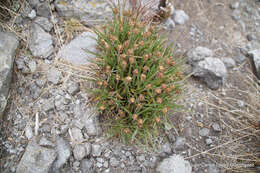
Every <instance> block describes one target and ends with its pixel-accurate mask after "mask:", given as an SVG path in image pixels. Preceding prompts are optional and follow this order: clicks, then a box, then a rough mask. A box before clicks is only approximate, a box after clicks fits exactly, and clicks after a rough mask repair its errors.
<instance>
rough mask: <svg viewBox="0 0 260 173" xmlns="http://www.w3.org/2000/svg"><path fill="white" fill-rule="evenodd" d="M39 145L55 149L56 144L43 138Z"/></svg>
mask: <svg viewBox="0 0 260 173" xmlns="http://www.w3.org/2000/svg"><path fill="white" fill-rule="evenodd" d="M39 145H40V146H43V147H55V145H54V143H52V142H51V141H49V140H48V139H47V138H45V137H42V138H41V139H40V141H39Z"/></svg>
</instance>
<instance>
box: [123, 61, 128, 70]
mask: <svg viewBox="0 0 260 173" xmlns="http://www.w3.org/2000/svg"><path fill="white" fill-rule="evenodd" d="M122 67H123V68H124V69H125V68H126V67H127V62H126V61H124V60H123V61H122Z"/></svg>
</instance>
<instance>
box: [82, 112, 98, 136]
mask: <svg viewBox="0 0 260 173" xmlns="http://www.w3.org/2000/svg"><path fill="white" fill-rule="evenodd" d="M81 122H82V123H84V125H85V128H86V131H87V134H88V135H90V136H95V135H100V134H101V127H100V124H99V121H98V115H97V111H96V108H95V107H89V108H87V110H86V111H85V112H84V114H83V115H81Z"/></svg>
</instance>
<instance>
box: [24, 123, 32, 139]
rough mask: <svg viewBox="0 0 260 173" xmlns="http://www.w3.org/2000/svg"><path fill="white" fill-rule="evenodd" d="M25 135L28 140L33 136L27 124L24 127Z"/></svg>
mask: <svg viewBox="0 0 260 173" xmlns="http://www.w3.org/2000/svg"><path fill="white" fill-rule="evenodd" d="M25 136H26V138H27V139H28V140H30V139H32V137H33V131H32V128H31V126H30V125H28V126H27V127H26V128H25Z"/></svg>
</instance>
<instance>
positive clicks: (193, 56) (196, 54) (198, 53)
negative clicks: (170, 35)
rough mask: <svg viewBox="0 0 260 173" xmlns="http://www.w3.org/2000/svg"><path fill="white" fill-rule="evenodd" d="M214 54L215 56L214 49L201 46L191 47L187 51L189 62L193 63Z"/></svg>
mask: <svg viewBox="0 0 260 173" xmlns="http://www.w3.org/2000/svg"><path fill="white" fill-rule="evenodd" d="M212 56H213V51H212V50H210V49H208V48H206V47H201V46H199V47H196V48H194V49H191V50H190V51H188V53H187V58H188V63H189V64H191V65H194V64H195V63H197V62H199V61H201V60H204V59H205V58H208V57H212Z"/></svg>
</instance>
